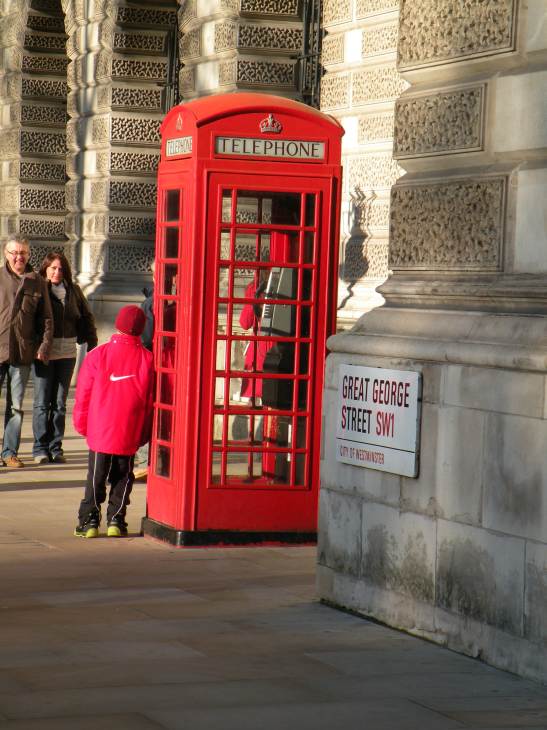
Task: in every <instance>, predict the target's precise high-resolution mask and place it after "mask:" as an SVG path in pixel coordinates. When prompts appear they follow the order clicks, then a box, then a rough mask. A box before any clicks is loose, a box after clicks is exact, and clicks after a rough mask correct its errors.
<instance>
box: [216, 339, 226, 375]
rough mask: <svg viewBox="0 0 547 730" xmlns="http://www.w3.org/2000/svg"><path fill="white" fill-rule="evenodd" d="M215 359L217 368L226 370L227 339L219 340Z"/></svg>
mask: <svg viewBox="0 0 547 730" xmlns="http://www.w3.org/2000/svg"><path fill="white" fill-rule="evenodd" d="M215 360H216V365H215V367H216V369H217V370H226V340H217V346H216V359H215Z"/></svg>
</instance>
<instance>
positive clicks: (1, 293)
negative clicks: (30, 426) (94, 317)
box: [0, 236, 53, 468]
mask: <svg viewBox="0 0 547 730" xmlns="http://www.w3.org/2000/svg"><path fill="white" fill-rule="evenodd" d="M4 258H5V266H4V267H3V268H1V269H0V389H1V388H2V384H3V382H4V380H6V381H7V385H6V415H5V418H4V439H3V442H2V458H1V459H0V464H1V466H10V467H13V468H20V467H22V466H24V464H23V462H22V461H21V459H19V457H18V456H17V452H18V451H19V443H20V441H21V427H22V425H23V415H24V414H23V398H24V395H25V388H26V386H27V382H28V378H29V374H30V368H31V365H32V363H33V361H34V359H36V360H41V361H43V362H47V361H48V358H49V351H50V348H51V341H52V339H53V320H52V315H51V304H50V301H49V294H48V291H47V286H46V282H45V281H44V279H42V277H41V276H40V275H39V274H38V273H36V272H35V271H33V269H32V267H31V266H30V264H29V258H30V246H29V242H28V241H27V240H26V238H21V237H19V236H11V237H10V238H8V240H7V242H6V245H5V246H4Z"/></svg>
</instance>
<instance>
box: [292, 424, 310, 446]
mask: <svg viewBox="0 0 547 730" xmlns="http://www.w3.org/2000/svg"><path fill="white" fill-rule="evenodd" d="M294 420H295V421H296V438H294V439H293V441H294V444H293V445H294V447H295V448H297V449H305V448H306V422H307V420H308V419H307V418H295V419H294Z"/></svg>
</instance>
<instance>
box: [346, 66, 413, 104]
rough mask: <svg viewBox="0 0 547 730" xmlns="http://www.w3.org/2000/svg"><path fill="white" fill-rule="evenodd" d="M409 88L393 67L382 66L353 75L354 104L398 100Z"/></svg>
mask: <svg viewBox="0 0 547 730" xmlns="http://www.w3.org/2000/svg"><path fill="white" fill-rule="evenodd" d="M406 87H407V83H406V81H404V79H403V78H402V77H401V76H400V75H399V74H398V73H397V69H396V68H395V67H393V66H381V67H379V68H373V69H370V70H366V71H356V72H355V73H354V74H353V91H352V102H353V103H354V104H367V103H370V102H374V101H384V100H390V99H396V98H397V97H398V96H399V95H400V94H402V92H403V91H404V90H405V88H406Z"/></svg>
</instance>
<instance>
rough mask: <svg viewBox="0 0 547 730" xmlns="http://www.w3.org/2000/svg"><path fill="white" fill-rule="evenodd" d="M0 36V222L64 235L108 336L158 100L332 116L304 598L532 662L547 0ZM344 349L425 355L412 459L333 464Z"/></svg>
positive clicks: (219, 13)
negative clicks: (325, 339) (337, 216)
mask: <svg viewBox="0 0 547 730" xmlns="http://www.w3.org/2000/svg"><path fill="white" fill-rule="evenodd" d="M0 53H1V64H0V99H1V102H2V115H1V117H0V235H1V236H2V237H4V236H5V235H7V234H8V233H11V232H21V233H22V234H24V235H26V236H27V237H28V238H29V239H30V240H31V242H32V247H33V251H34V254H33V255H34V262H37V261H38V260H39V259H40V258H41V256H42V255H43V254H44V253H45V252H46V251H47V250H48V249H52V248H55V249H62V250H63V251H64V252H65V254H66V255H67V256H68V258H69V259H70V260H71V261H72V264H73V267H74V269H75V271H77V273H78V279H79V281H80V282H81V284H82V285H83V286H84V288H85V291H86V292H87V294H88V296H89V297H90V300H91V301H92V305H93V308H94V310H95V313H96V316H97V318H98V321H99V323H100V326H101V328H102V334H103V336H104V335H105V334H106V333H107V332H108V331H109V330H110V329H111V327H112V321H113V313H114V311H115V310H117V308H118V307H119V304H120V302H121V301H138V300H140V298H141V294H140V290H141V288H142V286H143V285H144V284H145V283H147V282H148V281H149V280H150V264H151V261H152V259H153V255H154V250H153V247H154V235H155V203H156V188H155V175H156V170H157V164H158V158H159V125H160V122H161V120H162V118H163V116H164V114H165V112H166V111H167V110H168V109H169V108H170V107H171V106H172V105H173V104H174V103H176V102H177V101H184V100H189V99H192V98H195V97H197V96H201V95H204V94H215V93H219V92H231V91H236V90H257V91H269V92H271V93H275V94H281V95H285V96H289V97H292V98H296V99H301V100H303V101H305V102H306V103H311V104H314V105H320V108H321V109H322V110H324V111H325V112H327V113H329V114H332V115H334V116H336V117H337V118H338V119H340V121H341V122H342V124H343V125H344V128H345V130H346V134H345V138H344V148H343V164H344V188H343V216H342V217H343V220H342V236H341V251H340V253H341V255H340V268H339V329H340V334H338V335H337V336H335V337H333V338H332V339H331V341H330V343H329V345H330V348H331V350H332V351H333V352H332V355H331V356H330V358H329V360H328V370H327V376H328V377H327V388H326V391H325V433H324V460H323V483H322V504H321V525H320V550H319V563H320V564H319V582H318V585H319V593H320V595H321V597H322V598H323V599H325V600H327V601H329V602H331V603H333V604H335V605H340V606H344V607H348V608H351V609H353V610H356V611H360V612H362V613H363V614H366V615H371V616H374V617H376V618H378V619H380V620H382V621H385V622H387V623H389V624H392V625H395V626H398V627H400V628H404V629H406V630H408V631H413V632H415V633H417V634H420V635H423V636H426V637H428V638H431V639H433V640H436V641H440V642H443V643H446V644H447V645H449V646H452V647H454V648H457V649H459V650H462V651H465V652H467V653H471V654H475V655H480V656H482V657H484V658H485V659H486V660H487V661H491V662H493V663H495V664H498V665H499V666H502V667H506V668H509V669H512V670H514V671H517V672H521V673H523V674H527V675H528V676H532V677H539V678H541V679H545V678H546V675H545V665H544V664H542V663H541V657H542V655H544V653H545V649H546V645H545V641H546V633H547V632H546V623H545V612H544V610H543V607H544V605H545V603H546V598H547V582H546V564H547V538H546V534H547V487H546V478H547V477H546V475H547V464H546V462H545V449H544V448H543V443H544V441H545V436H546V435H547V434H546V429H547V426H546V421H545V418H546V414H547V406H545V405H544V404H545V397H546V396H545V385H546V383H545V375H544V372H545V364H546V355H547V350H546V338H545V334H546V332H547V328H546V320H545V315H546V314H547V301H546V294H545V292H546V291H547V289H546V286H545V284H546V278H547V254H546V251H547V240H546V232H545V218H544V201H545V198H546V189H547V179H546V164H547V163H546V149H547V143H546V134H547V132H546V130H547V124H546V123H545V122H546V119H547V111H546V108H545V104H546V99H547V94H546V93H545V84H546V78H547V70H546V67H547V3H546V0H488V2H484V1H482V0H322V2H320V1H319V0H155V1H154V0H0ZM319 92H320V93H319ZM389 270H391V271H392V272H393V273H392V275H391V276H390V277H389V278H388V279H387V281H386V282H385V283H383V284H382V282H384V281H385V280H386V277H387V276H388V271H389ZM380 285H381V286H380ZM378 287H379V291H378ZM379 304H383V306H381V307H379V308H376V309H374V308H375V307H377V306H378V305H379ZM370 310H374V311H370ZM348 363H349V364H356V365H365V366H375V367H384V368H390V369H395V370H412V371H417V372H420V373H421V374H422V376H423V398H422V413H421V448H420V470H419V475H418V477H417V478H415V479H413V478H411V477H403V476H400V475H394V474H392V473H386V472H381V471H377V470H373V469H364V468H360V467H357V466H350V465H347V464H342V463H340V462H339V461H337V459H336V455H335V436H336V428H335V424H336V418H337V414H336V409H337V387H338V371H339V367H340V365H341V364H348ZM470 566H472V567H473V569H472V570H470ZM542 652H543V654H542Z"/></svg>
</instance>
